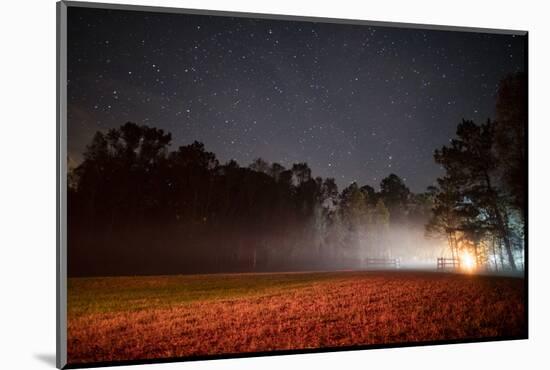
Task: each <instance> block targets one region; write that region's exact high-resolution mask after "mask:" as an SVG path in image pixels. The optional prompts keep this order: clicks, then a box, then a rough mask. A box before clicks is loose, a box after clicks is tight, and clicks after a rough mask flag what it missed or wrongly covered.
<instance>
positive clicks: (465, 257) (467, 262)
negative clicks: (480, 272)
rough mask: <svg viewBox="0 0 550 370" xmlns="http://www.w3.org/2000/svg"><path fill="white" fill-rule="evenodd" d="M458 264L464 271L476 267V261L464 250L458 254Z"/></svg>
mask: <svg viewBox="0 0 550 370" xmlns="http://www.w3.org/2000/svg"><path fill="white" fill-rule="evenodd" d="M460 266H461V268H462V269H464V270H466V271H472V270H474V269H475V267H476V261H475V258H474V256H472V254H471V253H469V252H467V251H464V252H462V254H461V255H460Z"/></svg>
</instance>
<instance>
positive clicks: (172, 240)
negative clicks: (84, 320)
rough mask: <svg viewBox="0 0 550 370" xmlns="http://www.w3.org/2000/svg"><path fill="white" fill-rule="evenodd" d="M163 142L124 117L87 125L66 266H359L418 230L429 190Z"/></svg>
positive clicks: (128, 269) (89, 269)
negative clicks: (116, 122)
mask: <svg viewBox="0 0 550 370" xmlns="http://www.w3.org/2000/svg"><path fill="white" fill-rule="evenodd" d="M170 143H171V135H170V133H167V132H164V131H163V130H161V129H158V128H153V127H148V126H140V125H137V124H135V123H130V122H129V123H126V124H124V125H123V126H121V127H120V128H117V129H111V130H109V131H108V132H107V133H101V132H97V133H96V134H95V136H94V137H93V140H92V142H91V143H90V144H89V145H88V147H87V150H86V152H85V153H84V159H83V161H82V163H81V164H80V165H79V166H78V167H76V168H75V169H73V170H72V171H71V173H70V177H69V189H68V240H69V246H70V248H69V254H68V257H69V273H70V274H71V275H94V274H134V273H135V274H147V273H175V272H216V271H268V270H269V271H272V270H294V269H320V268H324V269H326V268H357V267H360V266H361V260H362V259H363V258H364V257H365V256H367V255H369V256H380V257H389V256H391V255H392V253H393V254H394V255H395V254H396V253H398V252H400V253H401V252H402V251H399V248H397V247H395V248H393V250H392V248H390V246H391V245H393V244H396V240H394V241H393V242H392V238H393V239H395V238H396V236H397V235H398V234H399V236H400V238H401V241H400V243H401V244H400V245H401V247H402V248H404V245H403V243H409V244H411V243H414V242H415V240H414V238H416V239H422V238H423V233H422V230H423V226H424V224H425V222H426V221H427V219H428V217H429V212H430V207H429V199H428V197H427V196H426V195H425V194H413V193H411V192H410V190H409V189H408V188H407V186H406V185H405V183H404V182H403V180H402V179H401V178H399V177H398V176H397V175H394V174H391V175H389V176H388V177H386V178H385V179H383V180H382V182H381V184H380V190H379V191H376V190H375V189H374V188H373V187H371V186H368V185H364V186H359V185H358V184H357V183H352V184H350V185H349V186H348V187H346V188H345V189H343V190H342V191H341V192H340V191H339V190H338V186H337V184H336V182H335V180H334V179H332V178H325V179H323V178H321V177H313V175H312V171H311V169H310V167H309V166H308V165H307V164H306V163H295V164H293V165H292V166H291V167H290V168H285V167H284V166H282V165H281V164H278V163H271V164H270V163H267V162H266V161H264V160H263V159H261V158H258V159H256V160H255V161H254V162H253V163H251V164H250V165H249V166H246V167H243V166H240V165H239V164H238V163H237V162H236V161H234V160H231V161H229V162H227V163H224V164H221V163H220V162H219V161H218V159H217V158H216V155H215V154H214V153H212V152H209V151H207V150H206V148H205V146H204V145H203V144H202V143H199V142H197V141H195V142H193V143H192V144H190V145H184V146H180V147H179V148H178V149H177V150H175V151H170V150H169V147H170ZM404 228H405V229H407V230H409V231H410V232H411V235H413V234H414V235H413V236H412V237H410V238H406V237H404V235H402V233H401V231H402V230H403V229H404ZM392 230H394V231H397V230H399V233H397V232H392ZM411 230H414V232H413V231H411Z"/></svg>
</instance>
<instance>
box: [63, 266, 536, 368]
mask: <svg viewBox="0 0 550 370" xmlns="http://www.w3.org/2000/svg"><path fill="white" fill-rule="evenodd" d="M68 284H69V286H68V293H69V295H68V349H67V350H68V358H69V363H70V364H76V363H82V362H98V361H116V360H139V359H151V358H166V357H184V356H197V355H214V354H234V353H243V352H258V351H269V350H288V349H307V348H318V347H338V346H350V345H365V344H391V343H402V342H415V341H433V340H455V339H472V338H482V337H483V338H485V337H500V336H513V337H520V336H524V335H525V330H526V322H525V315H524V310H525V306H524V289H523V286H524V282H523V279H519V278H510V277H494V276H493V277H490V276H474V275H458V274H438V273H430V272H407V271H399V272H326V273H286V274H228V275H195V276H154V277H109V278H70V279H69V283H68Z"/></svg>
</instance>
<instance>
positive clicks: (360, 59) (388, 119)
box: [68, 7, 525, 191]
mask: <svg viewBox="0 0 550 370" xmlns="http://www.w3.org/2000/svg"><path fill="white" fill-rule="evenodd" d="M68 15H69V18H68V19H69V22H68V80H69V81H68V99H69V101H68V103H69V105H68V107H69V108H68V152H69V157H70V161H71V162H72V163H73V165H74V164H75V163H79V162H80V161H81V160H82V153H83V151H84V150H85V147H86V145H87V144H88V143H89V142H90V140H91V138H92V136H93V134H94V133H95V132H96V131H98V130H101V131H106V130H107V129H109V128H113V127H119V126H120V125H122V124H124V123H125V122H127V121H132V122H135V123H138V124H146V125H149V126H154V127H158V128H162V129H164V130H166V131H169V132H171V133H172V138H173V140H172V147H171V149H172V150H175V149H177V147H178V146H180V145H186V144H190V143H192V142H193V141H194V140H198V141H201V142H203V143H204V144H205V146H206V149H207V150H209V151H212V152H214V153H215V154H216V156H217V157H218V159H219V160H220V162H221V163H224V162H226V161H228V160H229V159H235V160H237V161H238V162H239V164H241V165H242V166H245V165H248V164H250V163H251V162H252V161H253V160H254V159H255V158H257V157H262V158H263V159H265V160H266V161H268V162H278V163H280V164H282V165H284V166H286V167H290V166H291V165H292V163H296V162H307V163H308V164H309V165H310V167H311V168H312V171H313V175H314V176H322V177H334V178H335V179H336V181H337V182H338V185H339V187H340V189H342V188H343V187H345V186H347V185H348V184H349V183H350V182H352V181H357V182H358V183H359V184H360V185H364V184H370V185H372V186H375V187H378V184H379V182H380V180H381V179H382V178H383V177H385V176H387V175H388V174H390V173H396V174H398V175H399V176H401V177H403V178H404V179H405V181H406V183H407V185H408V186H409V187H410V188H411V190H413V191H424V190H425V188H426V186H428V185H430V184H431V183H433V182H434V180H435V179H436V177H437V176H439V175H441V174H442V171H441V170H440V169H439V168H438V167H437V165H436V164H435V162H434V160H433V151H434V149H436V148H438V147H441V146H442V145H444V144H446V143H448V141H449V139H450V138H451V137H453V135H454V132H455V128H456V125H457V124H458V123H459V122H460V121H461V120H462V118H466V119H473V120H475V121H476V122H483V121H485V120H486V119H487V118H490V117H494V107H495V97H496V91H497V86H498V82H499V80H500V79H501V78H502V77H503V76H505V75H506V74H508V73H510V72H518V71H523V70H524V68H525V37H522V36H512V35H495V34H482V33H467V32H460V33H459V32H449V31H431V30H421V29H403V28H389V27H368V26H359V25H343V24H329V23H312V22H295V21H280V20H265V19H263V20H262V19H251V18H233V17H219V16H218V17H214V16H198V15H181V14H160V13H146V12H135V11H112V10H93V9H86V8H71V7H69V10H68Z"/></svg>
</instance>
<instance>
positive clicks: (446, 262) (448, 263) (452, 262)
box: [437, 258, 460, 270]
mask: <svg viewBox="0 0 550 370" xmlns="http://www.w3.org/2000/svg"><path fill="white" fill-rule="evenodd" d="M437 269H438V270H447V269H453V270H457V269H460V260H459V259H458V258H438V259H437Z"/></svg>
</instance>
